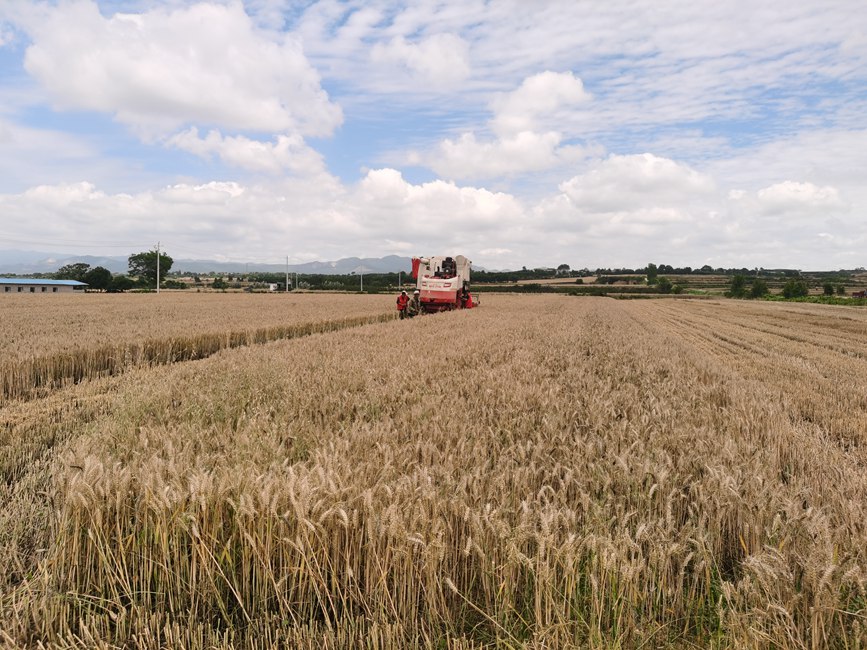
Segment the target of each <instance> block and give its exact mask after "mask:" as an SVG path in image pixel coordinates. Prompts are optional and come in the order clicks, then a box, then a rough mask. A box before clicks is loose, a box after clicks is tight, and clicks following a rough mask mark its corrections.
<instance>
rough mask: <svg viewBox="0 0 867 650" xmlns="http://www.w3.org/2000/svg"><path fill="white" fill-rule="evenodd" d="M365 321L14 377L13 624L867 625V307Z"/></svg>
mask: <svg viewBox="0 0 867 650" xmlns="http://www.w3.org/2000/svg"><path fill="white" fill-rule="evenodd" d="M367 300H369V301H370V302H369V303H366V304H365V306H362V305H360V304H359V305H358V307H359V310H360V311H359V314H360V315H364V316H369V317H372V316H376V314H378V313H380V312H382V311H383V302H382V301H383V300H384V297H373V298H368V299H367ZM385 306H386V308H387V307H389V306H390V300H389V301H388V302H386V303H385ZM365 310H368V311H365ZM321 318H322V320H321V322H326V321H327V320H328V318H329V316H328V315H323V316H322V317H321ZM332 318H333V317H332ZM373 320H375V319H373ZM345 325H346V326H345V327H343V328H342V329H341V330H340V331H326V330H322V331H310V332H305V334H308V335H305V336H303V337H302V336H299V337H295V338H290V339H285V340H275V341H272V342H265V341H261V343H262V344H261V345H244V346H242V347H234V348H228V347H226V348H222V349H220V350H217V351H215V352H214V353H213V354H212V355H211V356H209V357H208V358H204V359H200V360H197V361H195V362H183V363H172V364H168V365H161V366H154V365H137V366H130V367H128V368H126V369H125V370H124V372H123V373H122V374H116V375H112V376H103V375H100V374H99V373H95V374H94V375H93V376H89V377H83V378H81V380H80V381H79V382H78V383H75V384H64V385H58V386H56V387H54V389H53V390H51V391H49V392H46V393H45V394H44V395H41V396H39V397H38V398H37V397H33V396H31V398H29V399H26V400H24V399H9V400H8V401H7V403H6V404H5V405H4V406H3V407H2V410H0V476H2V478H3V479H4V480H3V481H0V503H2V505H3V507H2V509H0V568H3V569H5V570H3V571H2V572H0V604H2V608H0V612H2V613H0V630H2V632H0V644H5V645H6V646H8V647H10V648H25V647H46V648H106V649H107V648H117V647H124V648H149V649H150V648H153V649H157V648H270V647H290V648H383V649H385V648H395V649H396V648H455V649H459V648H460V649H469V648H495V647H498V648H539V649H541V648H664V647H679V648H694V647H714V648H768V649H770V648H804V649H807V648H809V649H814V648H853V649H854V648H865V647H867V471H865V469H867V451H865V449H867V445H865V442H867V440H865V436H867V429H865V418H867V398H865V397H864V396H865V384H867V365H865V360H864V356H863V352H862V347H863V345H862V342H863V340H864V333H865V329H867V313H865V312H863V311H861V310H854V309H841V308H834V307H825V306H819V305H798V306H796V307H793V306H791V305H786V304H770V303H769V304H764V303H761V304H757V303H744V302H737V301H714V302H710V301H701V302H697V301H673V300H653V301H614V300H610V299H606V298H575V297H565V296H552V295H543V296H497V295H487V296H486V299H485V303H484V307H482V308H480V309H474V310H469V311H458V312H452V313H445V314H440V315H436V316H430V317H424V318H416V319H413V320H411V321H395V320H392V319H389V320H384V321H381V322H370V321H358V322H355V323H352V324H345ZM174 335H175V334H172V336H174ZM130 341H131V340H130Z"/></svg>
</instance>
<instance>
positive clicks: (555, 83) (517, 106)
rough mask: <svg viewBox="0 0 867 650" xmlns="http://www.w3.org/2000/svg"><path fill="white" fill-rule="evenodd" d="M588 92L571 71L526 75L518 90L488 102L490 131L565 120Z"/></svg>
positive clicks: (519, 129)
mask: <svg viewBox="0 0 867 650" xmlns="http://www.w3.org/2000/svg"><path fill="white" fill-rule="evenodd" d="M590 99H591V96H590V94H589V93H588V92H587V91H586V90H585V89H584V84H583V82H582V81H581V79H578V78H577V77H575V76H574V75H573V74H572V73H571V72H551V71H550V70H546V71H545V72H540V73H539V74H535V75H533V76H531V77H527V78H526V79H524V81H523V82H522V83H521V85H520V86H519V87H518V89H517V90H514V91H512V92H510V93H506V94H504V95H500V96H499V97H497V98H496V99H494V101H493V102H492V104H491V107H492V108H493V110H494V114H495V115H494V119H493V120H492V122H491V125H492V127H493V130H494V132H495V133H497V134H498V135H500V136H501V137H502V136H507V135H510V134H515V133H522V132H526V131H535V130H537V129H539V128H540V125H541V126H542V128H544V127H545V126H547V125H550V124H552V123H557V122H561V123H562V122H563V121H566V120H568V119H569V118H570V117H571V115H572V113H573V111H574V110H575V108H577V107H578V106H580V105H582V104H584V103H586V102H588V101H589V100H590Z"/></svg>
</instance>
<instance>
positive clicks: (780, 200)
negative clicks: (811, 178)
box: [757, 181, 845, 213]
mask: <svg viewBox="0 0 867 650" xmlns="http://www.w3.org/2000/svg"><path fill="white" fill-rule="evenodd" d="M757 197H758V201H759V205H760V206H761V207H762V209H763V210H764V211H765V212H767V213H785V212H790V211H797V212H801V211H804V210H807V211H810V212H817V211H820V212H821V211H827V210H829V209H831V210H838V209H840V208H843V207H844V205H845V204H844V203H843V201H842V200H841V199H840V193H839V192H838V191H837V189H836V188H834V187H830V186H827V185H826V186H823V187H818V186H816V185H813V183H797V182H794V181H783V182H782V183H777V184H775V185H771V186H770V187H766V188H764V189H761V190H759V191H758V193H757Z"/></svg>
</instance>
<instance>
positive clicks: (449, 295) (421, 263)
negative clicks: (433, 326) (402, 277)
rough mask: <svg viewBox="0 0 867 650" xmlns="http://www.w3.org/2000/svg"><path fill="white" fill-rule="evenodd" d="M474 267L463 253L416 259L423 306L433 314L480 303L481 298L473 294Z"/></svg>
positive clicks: (415, 271)
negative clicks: (471, 292)
mask: <svg viewBox="0 0 867 650" xmlns="http://www.w3.org/2000/svg"><path fill="white" fill-rule="evenodd" d="M471 266H472V262H471V261H470V260H468V259H467V258H466V257H464V256H463V255H456V256H455V257H414V258H412V277H413V278H415V280H416V289H418V291H419V299H420V302H421V308H422V309H423V310H424V311H426V312H429V313H430V312H436V311H449V310H452V309H467V308H469V307H475V306H476V305H478V299H477V298H475V297H473V296H472V295H471V294H470V269H471Z"/></svg>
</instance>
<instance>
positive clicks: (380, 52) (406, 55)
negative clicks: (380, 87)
mask: <svg viewBox="0 0 867 650" xmlns="http://www.w3.org/2000/svg"><path fill="white" fill-rule="evenodd" d="M370 60H371V61H372V62H373V63H374V64H391V65H392V66H393V65H397V66H399V67H400V68H402V69H405V70H406V71H408V72H409V74H410V76H411V77H413V78H414V79H416V80H417V81H420V82H423V83H427V84H433V85H434V86H436V87H438V88H447V87H452V86H454V85H455V84H457V83H459V82H461V81H463V80H464V79H466V78H467V77H468V76H469V75H470V64H469V48H468V46H467V44H466V42H464V40H463V39H462V38H460V37H459V36H456V35H454V34H434V35H433V36H428V37H427V38H423V39H421V40H419V41H418V42H410V41H408V40H407V39H405V38H404V37H403V36H395V37H394V38H392V39H391V40H390V41H388V42H387V43H377V44H375V45H374V46H373V48H372V49H371V51H370Z"/></svg>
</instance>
